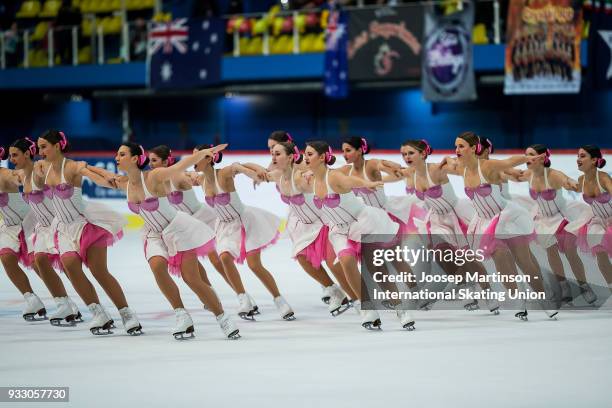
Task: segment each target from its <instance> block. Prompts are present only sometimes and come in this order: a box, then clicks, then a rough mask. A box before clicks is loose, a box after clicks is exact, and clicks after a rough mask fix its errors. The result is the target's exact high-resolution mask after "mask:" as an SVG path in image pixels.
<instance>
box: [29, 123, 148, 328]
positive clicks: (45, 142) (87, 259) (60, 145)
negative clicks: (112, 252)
mask: <svg viewBox="0 0 612 408" xmlns="http://www.w3.org/2000/svg"><path fill="white" fill-rule="evenodd" d="M67 149H68V140H67V138H66V135H65V134H64V133H63V132H60V131H57V130H48V131H46V132H44V133H43V134H42V136H40V137H39V138H38V151H39V154H40V155H41V156H42V158H43V159H44V165H43V167H42V173H43V174H44V187H43V193H44V194H45V196H46V197H48V198H49V199H50V201H51V204H52V206H53V211H54V213H55V219H54V221H53V228H55V229H57V231H56V233H55V242H56V248H57V250H58V252H59V255H60V259H61V262H62V265H63V268H64V271H65V272H66V274H67V275H68V277H69V279H70V282H71V283H72V285H73V286H74V288H75V289H76V291H77V293H78V294H79V296H80V297H81V299H83V301H84V302H85V304H86V305H87V307H88V308H89V310H90V311H91V313H92V315H93V317H92V320H91V322H90V325H89V328H90V331H91V332H92V333H93V334H107V333H110V328H111V327H113V320H112V319H111V318H110V317H109V316H108V314H107V313H106V311H105V310H104V308H103V307H102V305H100V301H99V299H98V295H97V293H96V290H95V288H94V286H93V285H92V284H91V282H90V281H89V279H87V277H86V276H85V273H84V272H83V263H84V264H85V265H87V266H88V267H89V270H90V271H91V273H92V275H93V276H94V277H95V278H96V280H97V281H98V283H100V286H102V288H103V289H104V291H105V292H106V294H107V295H108V296H109V297H110V298H111V300H112V302H113V303H114V304H115V306H116V307H117V309H118V310H119V314H120V315H121V320H122V321H123V326H124V327H125V330H126V331H127V332H128V334H133V335H138V334H141V333H142V331H141V329H142V326H141V325H140V322H139V321H138V318H137V317H136V314H135V313H134V312H133V311H132V310H131V309H130V308H129V307H128V303H127V300H126V299H125V295H124V294H123V290H122V289H121V286H120V285H119V282H117V280H116V279H115V278H114V276H113V275H111V274H110V272H109V271H108V267H107V247H108V246H110V245H112V244H113V242H114V241H115V240H117V239H118V238H119V237H120V236H121V229H122V227H123V226H124V225H125V219H124V218H123V217H122V216H121V215H120V214H117V213H115V212H114V211H111V210H110V209H108V208H106V207H105V206H103V205H101V204H97V203H87V204H86V203H85V202H84V200H83V197H82V193H81V183H82V181H83V180H82V177H83V175H86V173H87V171H86V168H85V167H86V163H85V162H78V163H77V162H75V161H73V160H70V159H67V158H66V157H65V156H64V153H65V152H66V150H67ZM103 330H104V331H105V332H103Z"/></svg>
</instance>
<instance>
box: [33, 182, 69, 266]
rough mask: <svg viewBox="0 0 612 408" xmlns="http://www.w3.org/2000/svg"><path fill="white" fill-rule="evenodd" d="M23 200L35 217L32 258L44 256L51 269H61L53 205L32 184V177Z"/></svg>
mask: <svg viewBox="0 0 612 408" xmlns="http://www.w3.org/2000/svg"><path fill="white" fill-rule="evenodd" d="M23 199H24V200H25V202H26V203H28V205H29V206H30V209H31V210H32V214H34V216H35V217H36V226H35V227H34V233H33V235H32V243H33V246H32V247H31V248H30V253H31V255H32V256H34V255H36V254H44V255H46V256H47V258H49V262H51V264H52V265H53V267H55V268H58V269H63V267H62V263H61V262H60V258H59V252H58V250H57V248H56V247H55V232H56V230H55V227H57V225H55V227H54V226H53V220H54V219H55V214H53V203H52V201H51V198H49V197H48V196H47V195H46V194H45V193H44V191H43V190H41V189H39V188H38V186H37V185H36V183H35V182H34V175H32V179H31V191H30V192H29V193H24V194H23Z"/></svg>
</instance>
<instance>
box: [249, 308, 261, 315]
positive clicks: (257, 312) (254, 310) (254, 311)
mask: <svg viewBox="0 0 612 408" xmlns="http://www.w3.org/2000/svg"><path fill="white" fill-rule="evenodd" d="M250 314H251V316H255V315H259V314H261V313H259V307H258V306H253V310H251V311H250Z"/></svg>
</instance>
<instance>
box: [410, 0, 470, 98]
mask: <svg viewBox="0 0 612 408" xmlns="http://www.w3.org/2000/svg"><path fill="white" fill-rule="evenodd" d="M473 25H474V8H473V7H472V5H471V3H465V5H464V6H463V10H461V11H459V12H456V13H454V14H451V15H448V16H441V15H437V14H436V12H435V9H434V8H433V7H428V8H427V11H426V13H425V34H424V49H423V58H422V76H421V88H422V90H423V97H424V98H425V99H426V100H428V101H431V102H443V101H444V102H452V101H469V100H473V99H476V84H475V80H474V53H473V46H472V27H473Z"/></svg>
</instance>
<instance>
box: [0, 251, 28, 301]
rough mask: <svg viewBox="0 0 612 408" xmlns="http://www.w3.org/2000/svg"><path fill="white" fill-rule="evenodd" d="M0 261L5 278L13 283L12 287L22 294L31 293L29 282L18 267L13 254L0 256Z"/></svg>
mask: <svg viewBox="0 0 612 408" xmlns="http://www.w3.org/2000/svg"><path fill="white" fill-rule="evenodd" d="M0 260H1V261H2V266H3V267H4V270H5V271H6V274H7V276H8V277H9V279H10V280H11V282H13V285H15V287H16V288H17V289H18V290H19V291H20V292H21V294H22V295H23V294H24V293H28V292H30V293H32V286H30V280H29V279H28V276H27V275H26V274H25V272H24V271H23V269H21V267H20V266H19V261H18V259H17V257H16V256H15V255H13V254H4V255H0Z"/></svg>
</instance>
